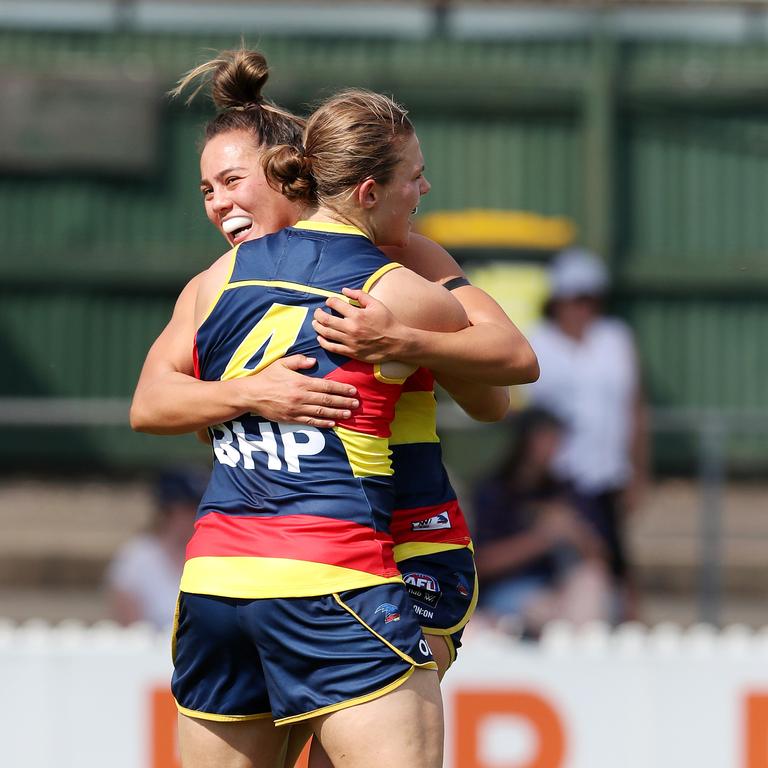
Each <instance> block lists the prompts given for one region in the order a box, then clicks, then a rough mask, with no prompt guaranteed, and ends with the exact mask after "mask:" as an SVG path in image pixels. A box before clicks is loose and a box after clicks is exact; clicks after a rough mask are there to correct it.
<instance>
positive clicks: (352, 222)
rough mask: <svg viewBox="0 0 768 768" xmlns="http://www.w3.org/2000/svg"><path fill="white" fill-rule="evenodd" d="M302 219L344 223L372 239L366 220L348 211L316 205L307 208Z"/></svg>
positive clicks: (371, 232) (371, 231)
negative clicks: (342, 211)
mask: <svg viewBox="0 0 768 768" xmlns="http://www.w3.org/2000/svg"><path fill="white" fill-rule="evenodd" d="M302 218H303V219H304V221H319V222H325V223H331V224H346V225H347V226H349V227H356V228H357V229H359V230H360V231H361V232H362V233H363V234H364V235H365V236H366V237H367V238H368V239H369V240H371V241H373V230H372V229H371V226H370V224H369V223H368V222H367V221H364V220H363V217H362V216H360V217H358V216H355V215H350V214H349V213H341V212H339V211H335V210H333V209H332V208H326V207H324V206H318V207H317V208H314V209H307V210H305V211H304V215H303V216H302Z"/></svg>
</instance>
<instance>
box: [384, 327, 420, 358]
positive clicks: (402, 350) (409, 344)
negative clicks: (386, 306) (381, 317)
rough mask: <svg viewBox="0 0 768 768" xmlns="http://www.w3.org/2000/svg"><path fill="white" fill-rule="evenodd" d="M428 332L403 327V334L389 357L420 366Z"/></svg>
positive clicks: (398, 338)
mask: <svg viewBox="0 0 768 768" xmlns="http://www.w3.org/2000/svg"><path fill="white" fill-rule="evenodd" d="M425 334H426V331H422V330H420V329H418V328H409V327H408V326H405V325H404V326H402V332H401V333H400V334H399V336H398V337H397V338H396V339H395V342H394V343H393V345H392V349H391V351H390V353H389V354H388V355H387V357H388V358H389V359H390V360H399V361H400V362H403V363H414V364H416V365H419V364H420V361H421V359H422V358H423V357H424V354H425V349H426V337H425Z"/></svg>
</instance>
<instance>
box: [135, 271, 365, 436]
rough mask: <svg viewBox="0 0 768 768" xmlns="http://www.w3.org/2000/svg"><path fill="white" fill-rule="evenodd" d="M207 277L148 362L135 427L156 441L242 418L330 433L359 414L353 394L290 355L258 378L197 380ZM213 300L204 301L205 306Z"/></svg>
mask: <svg viewBox="0 0 768 768" xmlns="http://www.w3.org/2000/svg"><path fill="white" fill-rule="evenodd" d="M201 280H202V275H198V276H196V277H194V278H192V280H190V282H189V283H188V284H187V285H186V287H185V288H184V290H183V291H182V292H181V295H180V296H179V298H178V301H177V302H176V307H175V309H174V312H173V315H172V317H171V320H170V322H169V323H168V325H167V326H166V327H165V329H164V330H163V331H162V333H161V334H160V336H159V337H158V338H157V339H156V341H155V342H154V344H153V345H152V347H151V348H150V350H149V353H148V354H147V358H146V360H145V362H144V366H143V368H142V371H141V375H140V377H139V381H138V384H137V385H136V391H135V393H134V396H133V402H132V404H131V411H130V423H131V427H132V428H133V429H134V430H136V431H138V432H150V433H153V434H159V435H174V434H183V433H186V432H195V431H198V430H200V429H205V428H206V427H208V426H210V425H212V424H219V423H221V422H222V421H226V420H228V419H232V418H234V417H236V416H239V415H241V414H243V413H249V412H256V413H259V414H261V415H262V416H264V417H265V418H267V419H270V420H273V421H290V422H298V423H303V424H312V425H313V426H318V427H331V426H333V425H334V423H335V420H337V419H344V418H348V416H349V412H350V410H351V409H354V408H356V407H357V406H358V401H357V400H356V399H355V395H356V391H355V388H354V387H352V386H350V385H348V384H343V383H341V382H335V381H328V380H325V379H317V378H313V377H310V376H304V375H302V374H301V373H299V371H301V370H304V369H307V368H311V367H313V366H314V365H315V361H314V359H313V358H309V357H305V356H304V355H293V356H291V357H288V358H284V359H282V360H278V361H277V362H275V363H272V365H270V366H268V367H267V368H265V369H264V370H263V371H260V372H259V373H257V374H254V375H253V376H247V377H245V378H241V379H233V380H231V381H200V380H199V379H196V378H195V377H194V375H193V373H194V370H193V359H192V347H193V340H194V334H195V328H196V321H195V312H196V309H195V308H196V305H197V304H198V303H200V302H199V301H198V289H199V288H200V282H201ZM207 299H208V297H206V300H207Z"/></svg>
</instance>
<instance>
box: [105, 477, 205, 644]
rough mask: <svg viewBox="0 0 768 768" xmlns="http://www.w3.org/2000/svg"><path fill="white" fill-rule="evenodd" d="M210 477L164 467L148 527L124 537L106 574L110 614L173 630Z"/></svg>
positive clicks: (122, 620)
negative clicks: (181, 584) (183, 575)
mask: <svg viewBox="0 0 768 768" xmlns="http://www.w3.org/2000/svg"><path fill="white" fill-rule="evenodd" d="M207 482H208V477H207V474H206V473H205V472H202V471H196V470H193V469H184V470H173V471H167V472H163V473H162V474H161V475H159V476H158V477H157V479H156V480H155V484H154V489H153V496H154V499H153V501H154V517H153V520H152V523H151V525H150V528H149V529H148V530H147V531H145V532H143V533H139V534H137V535H136V536H135V537H134V538H132V539H130V540H129V541H128V542H126V543H125V544H124V545H123V546H122V547H121V548H120V549H119V550H118V552H117V554H116V555H115V557H114V558H113V559H112V561H111V562H110V564H109V567H108V568H107V573H106V586H107V591H108V600H109V610H110V616H111V618H113V619H114V620H115V621H117V622H119V623H120V624H124V625H128V624H133V623H134V622H136V621H146V622H148V623H149V624H152V625H153V626H154V627H157V629H162V630H170V628H171V627H172V626H173V616H174V611H175V609H176V599H177V597H178V595H179V582H180V580H181V572H182V569H183V567H184V556H185V550H186V546H187V541H188V540H189V538H190V536H191V535H192V531H193V526H194V522H195V515H196V514H197V505H198V504H199V503H200V498H201V497H202V495H203V492H204V491H205V487H206V485H207Z"/></svg>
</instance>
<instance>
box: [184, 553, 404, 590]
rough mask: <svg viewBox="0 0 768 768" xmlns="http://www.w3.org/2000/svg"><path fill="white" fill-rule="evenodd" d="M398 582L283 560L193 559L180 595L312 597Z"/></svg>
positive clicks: (186, 566)
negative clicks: (187, 593)
mask: <svg viewBox="0 0 768 768" xmlns="http://www.w3.org/2000/svg"><path fill="white" fill-rule="evenodd" d="M401 581H402V578H401V577H400V576H399V575H398V576H390V577H385V576H377V575H376V574H374V573H366V572H365V571H358V570H355V569H353V568H343V567H342V566H339V565H328V564H327V563H313V562H309V561H307V560H292V559H288V558H282V557H193V558H191V559H190V560H187V562H186V563H185V564H184V573H183V574H182V576H181V591H182V592H194V593H196V594H200V595H220V596H222V597H242V598H254V599H255V598H262V597H313V596H315V595H329V594H331V593H333V592H344V591H345V590H348V589H360V588H362V587H373V586H376V585H377V584H396V583H398V582H401Z"/></svg>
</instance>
